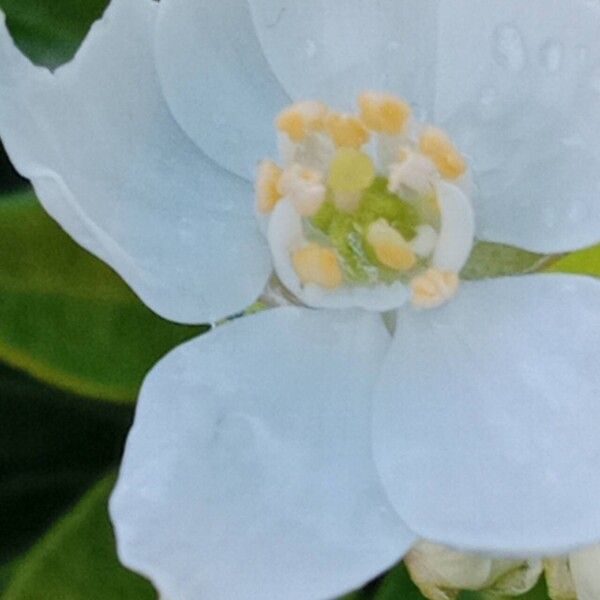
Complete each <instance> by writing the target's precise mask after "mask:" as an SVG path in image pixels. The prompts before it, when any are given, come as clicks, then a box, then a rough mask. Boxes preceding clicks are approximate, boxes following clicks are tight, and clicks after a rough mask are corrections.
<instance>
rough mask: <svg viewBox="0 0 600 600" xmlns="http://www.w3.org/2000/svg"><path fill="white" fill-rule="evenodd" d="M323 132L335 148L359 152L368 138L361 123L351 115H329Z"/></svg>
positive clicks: (365, 129) (368, 135) (366, 131)
mask: <svg viewBox="0 0 600 600" xmlns="http://www.w3.org/2000/svg"><path fill="white" fill-rule="evenodd" d="M325 131H326V132H327V134H328V135H329V137H331V139H332V140H333V143H334V144H335V145H336V147H337V148H353V149H355V150H359V149H360V148H361V147H362V146H364V145H365V144H366V143H367V142H368V141H369V138H370V134H369V131H368V130H367V128H366V127H365V126H364V124H363V122H362V121H361V120H360V119H359V118H358V117H355V116H353V115H342V114H339V113H333V112H332V113H330V114H329V116H328V117H327V119H326V120H325Z"/></svg>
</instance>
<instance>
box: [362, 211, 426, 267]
mask: <svg viewBox="0 0 600 600" xmlns="http://www.w3.org/2000/svg"><path fill="white" fill-rule="evenodd" d="M367 241H368V242H369V244H370V245H371V247H372V248H373V250H374V251H375V255H376V256H377V260H378V261H379V262H380V263H381V264H383V265H385V266H386V267H388V268H390V269H393V270H395V271H408V270H409V269H412V267H414V266H415V263H416V261H417V259H416V257H415V254H414V252H413V251H412V249H411V247H410V245H409V244H408V242H407V241H406V240H405V239H404V238H403V237H402V234H401V233H400V232H398V231H396V229H394V228H393V227H392V226H391V225H390V224H389V223H388V222H387V221H386V220H385V219H378V220H377V221H375V222H374V223H371V225H369V229H368V231H367Z"/></svg>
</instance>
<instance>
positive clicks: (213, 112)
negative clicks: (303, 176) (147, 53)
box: [156, 0, 290, 179]
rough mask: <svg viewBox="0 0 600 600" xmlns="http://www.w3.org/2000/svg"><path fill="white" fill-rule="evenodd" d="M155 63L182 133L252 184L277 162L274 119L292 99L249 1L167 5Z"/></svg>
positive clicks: (170, 0) (193, 0) (173, 1)
mask: <svg viewBox="0 0 600 600" xmlns="http://www.w3.org/2000/svg"><path fill="white" fill-rule="evenodd" d="M156 60H157V68H158V72H159V75H160V80H161V83H162V86H163V90H164V93H165V96H166V98H167V101H168V103H169V107H170V108H171V110H172V111H173V114H174V115H175V118H176V119H177V121H178V122H179V123H180V124H181V126H182V127H183V129H184V130H185V131H186V132H187V133H188V135H189V136H190V137H191V138H192V139H193V140H194V141H195V142H196V143H197V144H198V145H199V146H200V147H201V148H202V149H203V150H204V151H205V152H206V153H207V154H208V155H209V156H210V157H211V158H213V159H214V160H215V161H217V162H218V163H219V164H221V165H224V166H225V167H227V168H228V169H230V170H232V171H233V172H235V173H237V174H238V175H241V176H242V177H246V178H250V179H252V178H253V177H254V172H255V169H256V164H257V162H258V161H259V160H261V159H263V158H266V157H267V156H271V157H274V156H275V153H276V147H277V144H276V136H275V129H274V119H275V117H276V116H277V114H278V112H279V111H280V110H281V109H282V108H283V107H284V106H286V105H288V104H290V99H289V97H288V96H287V95H286V94H285V92H284V91H283V90H282V88H281V86H280V84H279V83H278V82H277V80H276V79H275V77H274V76H273V74H272V73H271V71H270V68H269V66H268V64H267V61H266V60H265V58H264V56H263V54H262V49H261V47H260V44H259V42H258V40H257V39H256V33H255V31H254V26H253V24H252V19H251V17H250V12H249V9H248V4H247V0H219V1H218V2H215V1H214V0H161V2H160V8H159V19H158V29H157V36H156Z"/></svg>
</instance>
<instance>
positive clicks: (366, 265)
mask: <svg viewBox="0 0 600 600" xmlns="http://www.w3.org/2000/svg"><path fill="white" fill-rule="evenodd" d="M378 219H385V220H386V221H387V222H388V223H389V224H390V225H391V226H392V227H393V228H394V229H396V230H397V231H398V232H399V233H401V234H402V236H403V237H404V239H405V240H407V241H410V240H412V239H413V238H414V237H415V235H416V227H417V226H418V225H419V224H420V223H421V222H422V220H421V218H420V217H419V211H418V210H417V209H416V208H415V207H414V206H413V205H411V204H409V203H408V202H406V201H404V200H402V199H401V198H399V197H398V196H397V195H396V194H392V193H391V192H389V191H388V189H387V179H385V178H384V177H377V178H376V179H375V181H374V182H373V183H372V184H371V185H370V186H369V187H368V188H367V189H365V190H364V191H363V192H362V194H361V198H360V202H359V204H358V208H357V210H356V211H355V212H353V213H347V212H343V211H341V210H340V209H338V208H337V206H336V205H335V203H334V202H333V192H332V191H331V190H329V191H328V198H327V200H326V201H325V202H324V203H323V205H322V206H321V208H320V209H319V212H318V213H317V214H316V215H315V216H314V217H312V218H311V219H309V220H308V222H307V224H308V228H309V230H310V229H312V230H313V233H314V234H316V235H319V234H321V235H325V236H326V237H327V239H328V241H329V244H331V246H332V247H333V248H335V250H336V251H337V253H338V256H339V257H340V259H341V262H342V268H343V271H344V277H345V279H346V281H347V282H348V283H357V284H366V283H374V282H377V281H381V282H388V283H389V282H391V281H395V280H398V279H399V278H400V275H399V273H398V272H396V271H393V270H391V269H389V268H387V267H385V266H384V265H382V264H381V263H380V262H379V261H378V260H377V258H376V256H375V252H374V251H373V249H372V248H371V246H370V244H369V243H368V242H367V239H366V237H367V231H368V228H369V225H371V223H373V222H375V221H377V220H378ZM309 234H310V231H309Z"/></svg>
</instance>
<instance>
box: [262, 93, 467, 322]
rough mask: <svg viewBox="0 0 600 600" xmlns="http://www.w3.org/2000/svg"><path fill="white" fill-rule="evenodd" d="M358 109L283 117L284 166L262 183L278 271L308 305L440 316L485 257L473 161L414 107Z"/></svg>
mask: <svg viewBox="0 0 600 600" xmlns="http://www.w3.org/2000/svg"><path fill="white" fill-rule="evenodd" d="M358 103H359V106H360V114H359V115H355V114H354V115H353V114H345V113H340V112H334V111H332V110H330V109H329V108H328V107H327V106H326V105H325V104H323V103H322V102H314V101H309V102H298V103H296V104H294V105H293V106H291V107H289V108H287V109H285V110H284V111H282V112H281V114H280V115H279V116H278V117H277V121H276V123H277V127H278V129H279V133H278V136H277V137H278V144H279V150H280V154H281V162H280V164H282V165H283V167H282V168H280V167H279V166H278V165H277V164H275V163H274V162H272V161H263V162H262V163H261V164H260V166H259V170H258V179H257V182H256V195H257V212H259V213H263V215H264V214H265V213H267V215H266V217H265V216H262V215H261V216H260V218H259V219H258V220H259V224H260V226H261V228H262V229H263V230H264V231H265V233H266V235H267V239H268V242H269V248H270V250H271V254H272V256H273V266H274V269H275V272H276V274H277V277H278V278H279V280H280V281H281V282H282V284H283V285H284V286H285V287H286V288H287V289H288V290H289V292H290V293H291V294H292V295H293V296H294V297H295V298H297V299H298V301H299V302H301V303H303V304H305V305H307V306H315V307H327V308H356V307H359V308H365V309H367V310H376V311H385V310H392V309H395V308H398V307H400V306H401V305H402V304H404V303H405V302H407V301H409V296H410V295H412V303H413V304H414V306H416V307H420V308H433V307H435V306H439V305H440V304H443V303H444V302H446V301H447V300H449V299H450V298H451V297H452V296H453V295H454V294H455V293H456V291H457V289H458V285H459V277H458V273H459V272H460V271H461V269H462V267H463V266H464V264H465V262H466V261H467V259H468V256H469V254H470V252H471V249H472V246H473V239H474V218H473V209H472V205H471V201H470V198H469V194H470V188H469V186H468V182H469V181H470V175H469V173H468V170H467V164H466V161H465V159H464V158H463V156H462V155H461V154H460V153H459V151H458V150H457V149H456V148H455V146H454V145H453V144H452V142H451V141H450V138H449V137H448V136H447V135H446V134H445V133H444V132H443V131H441V130H440V129H437V128H435V127H431V126H426V125H425V124H420V123H417V121H416V119H415V118H414V117H413V116H412V113H411V108H410V106H409V105H408V104H407V103H406V102H405V101H403V100H401V99H398V98H396V97H394V96H392V95H389V94H382V93H376V92H367V93H364V94H362V95H361V96H360V98H359V101H358ZM371 138H373V143H369V142H371ZM372 153H374V156H373V157H372V156H371V154H372ZM463 175H465V176H463ZM459 178H460V180H459V181H458V182H454V181H450V180H456V179H459Z"/></svg>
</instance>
